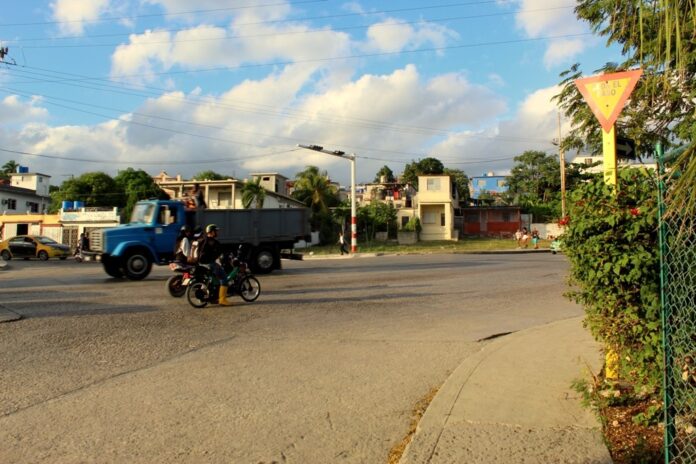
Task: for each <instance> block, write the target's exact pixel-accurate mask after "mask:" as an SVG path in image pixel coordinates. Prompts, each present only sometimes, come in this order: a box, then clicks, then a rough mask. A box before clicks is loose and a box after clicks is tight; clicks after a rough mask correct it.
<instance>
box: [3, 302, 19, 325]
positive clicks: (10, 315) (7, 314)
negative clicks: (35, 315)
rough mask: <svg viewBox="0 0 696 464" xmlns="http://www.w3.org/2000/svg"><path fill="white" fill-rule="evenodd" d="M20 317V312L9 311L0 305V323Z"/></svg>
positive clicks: (16, 319)
mask: <svg viewBox="0 0 696 464" xmlns="http://www.w3.org/2000/svg"><path fill="white" fill-rule="evenodd" d="M20 319H22V315H21V314H17V313H16V312H14V311H10V310H9V309H7V308H5V307H4V306H2V305H0V324H1V323H3V322H12V321H18V320H20Z"/></svg>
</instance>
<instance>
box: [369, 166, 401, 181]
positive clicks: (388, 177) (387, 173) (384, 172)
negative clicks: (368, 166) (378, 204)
mask: <svg viewBox="0 0 696 464" xmlns="http://www.w3.org/2000/svg"><path fill="white" fill-rule="evenodd" d="M382 176H384V178H385V182H389V183H391V182H394V181H396V178H395V177H394V172H393V171H392V170H391V169H389V166H387V165H384V166H382V167H381V168H380V169H379V171H377V174H375V180H374V181H373V182H382Z"/></svg>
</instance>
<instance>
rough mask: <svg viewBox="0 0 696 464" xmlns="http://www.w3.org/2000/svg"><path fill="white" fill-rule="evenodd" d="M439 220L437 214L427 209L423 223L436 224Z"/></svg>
mask: <svg viewBox="0 0 696 464" xmlns="http://www.w3.org/2000/svg"><path fill="white" fill-rule="evenodd" d="M435 221H437V214H436V213H434V212H432V211H426V212H424V213H423V224H435Z"/></svg>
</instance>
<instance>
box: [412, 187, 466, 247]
mask: <svg viewBox="0 0 696 464" xmlns="http://www.w3.org/2000/svg"><path fill="white" fill-rule="evenodd" d="M417 202H418V217H419V218H420V222H421V227H422V231H421V234H420V238H421V240H424V241H427V240H458V239H459V231H458V230H456V229H455V228H454V210H455V208H457V207H458V206H459V194H458V193H457V187H456V185H455V183H454V180H453V179H452V177H450V176H449V175H427V176H418V195H417Z"/></svg>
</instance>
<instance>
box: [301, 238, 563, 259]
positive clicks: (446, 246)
mask: <svg viewBox="0 0 696 464" xmlns="http://www.w3.org/2000/svg"><path fill="white" fill-rule="evenodd" d="M550 244H551V242H550V241H548V240H540V241H539V248H541V249H548V248H549V245H550ZM516 248H517V242H516V241H515V240H512V239H509V238H508V239H499V238H479V237H472V238H469V237H467V238H463V239H461V240H459V241H457V242H453V241H448V240H443V241H434V242H418V243H415V244H413V245H399V244H398V243H397V242H396V241H395V240H390V241H387V242H359V243H358V253H401V254H408V253H466V252H475V251H505V250H515V249H516ZM532 248H533V247H532V245H531V244H529V246H528V247H527V249H532ZM295 252H296V253H301V254H305V253H306V254H309V253H310V252H311V253H312V254H314V255H333V254H338V253H340V251H339V247H338V246H337V245H318V246H312V247H309V248H300V249H296V250H295Z"/></svg>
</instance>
